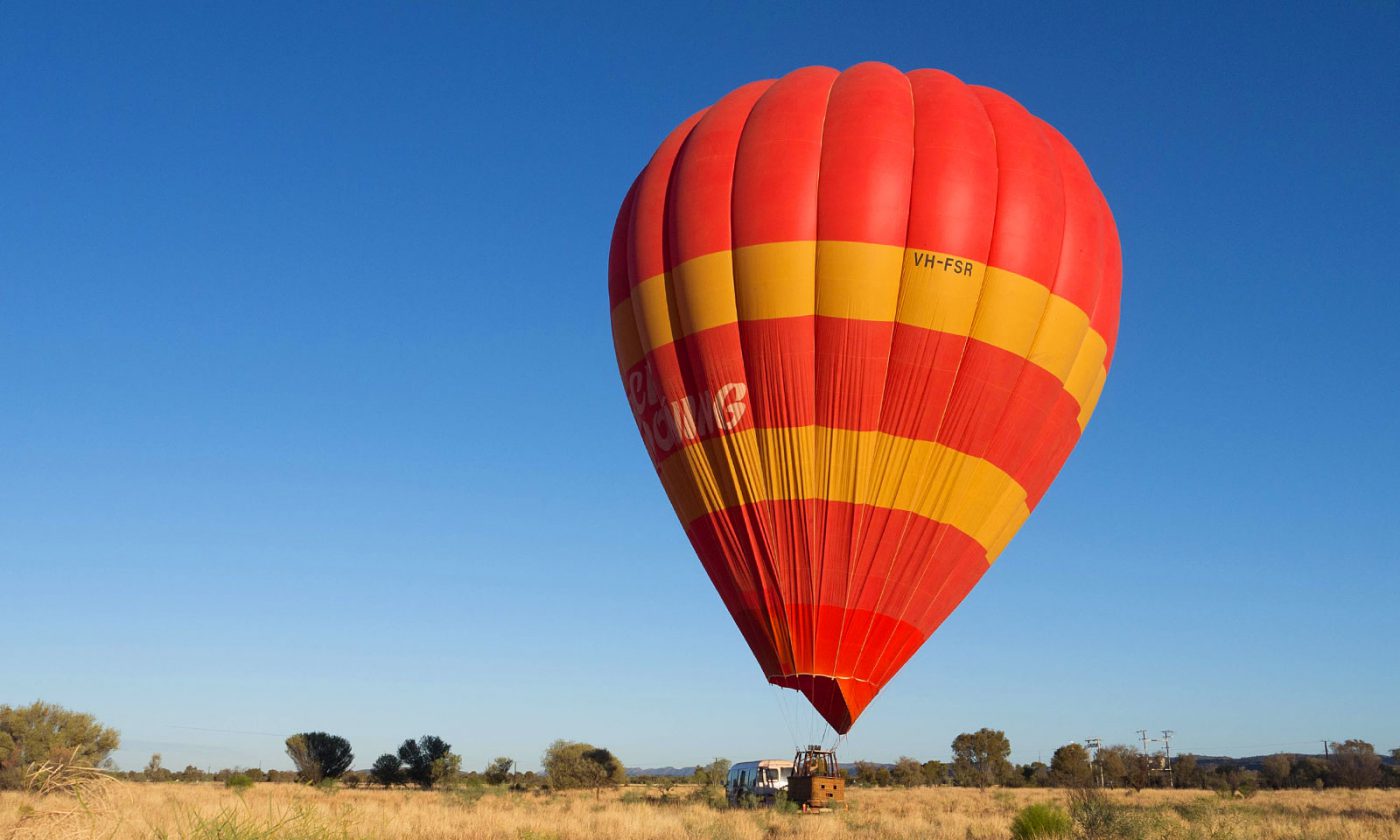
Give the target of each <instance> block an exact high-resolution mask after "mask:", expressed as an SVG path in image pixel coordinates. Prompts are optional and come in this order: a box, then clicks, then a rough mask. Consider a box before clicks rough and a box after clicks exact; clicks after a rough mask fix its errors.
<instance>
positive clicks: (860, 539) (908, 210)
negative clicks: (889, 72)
mask: <svg viewBox="0 0 1400 840" xmlns="http://www.w3.org/2000/svg"><path fill="white" fill-rule="evenodd" d="M899 75H900V78H901V79H903V80H904V84H905V86H906V87H907V88H908V89H909V122H910V124H909V133H910V138H909V139H910V144H911V146H912V148H913V151H911V153H910V155H909V190H910V194H909V199H908V200H907V202H906V207H905V215H904V248H903V254H902V257H901V259H900V263H899V271H900V278H899V290H898V292H897V293H896V295H895V317H894V318H892V319H891V321H890V339H889V342H888V343H887V344H886V345H885V369H884V373H885V377H884V383H883V387H881V389H880V407H879V410H878V411H877V412H876V417H875V428H876V429H877V430H879V429H883V428H884V427H885V425H884V424H885V406H886V397H887V392H888V390H889V387H890V359H891V358H892V356H893V354H894V336H895V332H896V331H897V330H898V329H899V318H898V316H899V301H900V300H901V299H902V298H903V296H904V265H905V261H906V260H907V258H908V254H909V219H910V216H912V215H913V213H912V211H913V201H914V197H913V190H914V167H915V160H916V157H917V154H918V134H917V133H916V126H917V125H918V119H919V114H918V108H917V105H916V103H915V102H914V87H913V83H912V82H911V81H910V80H909V75H908V74H907V73H900V74H899ZM877 440H878V441H879V442H878V443H877V445H876V448H875V453H874V454H875V459H874V461H873V463H872V467H873V469H872V472H873V473H875V474H876V475H874V476H872V477H871V480H872V481H874V482H876V486H877V487H878V486H883V483H884V477H885V473H886V472H887V471H888V466H889V460H890V452H889V450H890V449H891V446H890V444H889V438H887V437H881V438H878V439H877ZM881 456H883V457H881ZM874 498H878V495H876V496H874ZM858 521H859V520H858ZM889 521H890V517H889V516H885V518H884V520H883V522H882V523H881V525H880V536H881V537H883V536H884V531H885V528H887V527H888V525H889ZM864 524H865V526H866V527H862V528H860V529H859V530H858V533H857V535H856V537H857V538H856V540H855V541H854V544H853V546H852V554H853V557H852V559H853V560H854V559H855V558H860V557H864V556H865V547H866V541H867V538H868V536H869V534H868V531H867V528H868V523H864ZM875 544H876V545H877V546H878V545H879V541H878V540H877V541H876V543H875ZM898 558H899V554H898V552H895V553H893V554H891V555H890V560H889V564H888V568H887V569H886V570H885V574H884V575H883V576H882V579H881V581H880V594H879V595H877V596H876V604H877V605H878V604H879V602H880V601H881V599H883V597H884V593H885V590H886V588H887V587H888V585H889V578H890V575H889V572H890V571H893V569H894V566H895V563H896V561H897V560H898ZM851 566H852V568H853V567H854V564H851ZM852 576H854V575H853V574H852ZM868 580H869V578H868V577H867V578H865V580H863V581H862V583H861V587H860V593H861V595H864V594H865V583H866V582H867V581H868ZM851 602H852V599H851V584H850V583H847V585H846V605H845V608H844V610H843V612H844V613H846V614H847V615H849V611H850V607H851ZM859 602H860V599H859V598H857V599H855V603H859ZM873 624H874V622H873V616H872V621H869V622H867V623H866V626H865V634H864V637H863V638H862V639H861V640H860V647H859V648H857V650H856V658H855V664H856V665H859V664H860V661H861V659H862V657H863V656H864V654H865V647H866V645H867V644H868V643H869V641H870V631H871V628H872V626H873ZM845 635H846V633H845V626H844V624H843V626H842V630H841V638H840V639H839V640H838V641H837V643H836V660H837V661H838V662H839V661H840V658H841V645H842V644H843V643H845V641H846V638H845Z"/></svg>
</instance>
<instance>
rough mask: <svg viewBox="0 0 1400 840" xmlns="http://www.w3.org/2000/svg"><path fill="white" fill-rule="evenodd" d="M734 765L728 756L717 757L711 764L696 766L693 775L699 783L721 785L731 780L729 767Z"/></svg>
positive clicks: (702, 784) (696, 782)
mask: <svg viewBox="0 0 1400 840" xmlns="http://www.w3.org/2000/svg"><path fill="white" fill-rule="evenodd" d="M731 766H733V765H731V764H730V762H729V759H727V758H718V757H717V758H715V760H714V761H711V762H710V763H709V764H702V765H700V766H699V767H696V768H695V775H694V777H693V779H694V781H695V784H697V785H701V786H704V785H721V786H723V785H724V784H726V783H727V782H728V781H729V768H730V767H731Z"/></svg>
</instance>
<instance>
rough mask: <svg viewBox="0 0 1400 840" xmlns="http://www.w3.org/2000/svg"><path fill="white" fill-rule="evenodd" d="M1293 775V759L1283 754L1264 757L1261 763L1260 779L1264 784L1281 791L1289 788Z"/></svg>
mask: <svg viewBox="0 0 1400 840" xmlns="http://www.w3.org/2000/svg"><path fill="white" fill-rule="evenodd" d="M1291 775H1293V759H1292V758H1291V757H1290V756H1287V755H1284V754H1283V753H1274V754H1273V755H1266V756H1264V760H1263V761H1261V762H1259V778H1260V779H1261V780H1263V782H1264V784H1266V785H1268V786H1269V787H1271V788H1273V789H1274V790H1279V789H1281V788H1284V787H1287V786H1288V777H1289V776H1291Z"/></svg>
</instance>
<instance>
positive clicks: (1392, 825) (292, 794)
mask: <svg viewBox="0 0 1400 840" xmlns="http://www.w3.org/2000/svg"><path fill="white" fill-rule="evenodd" d="M691 793H693V789H691V790H687V789H685V788H677V789H675V790H673V791H672V792H671V797H670V801H661V800H660V799H659V798H658V797H659V794H658V792H657V791H655V790H652V789H649V788H644V787H641V786H629V787H627V788H624V789H622V790H617V791H608V792H605V793H603V794H602V796H601V798H597V799H595V797H594V795H593V794H592V793H570V794H558V795H554V796H549V795H543V794H510V793H505V792H496V791H483V790H482V789H476V790H475V791H474V792H472V793H465V794H463V793H439V792H424V791H416V790H411V791H410V790H392V791H384V790H345V789H342V790H338V791H334V792H324V791H319V790H312V789H307V788H303V787H298V786H294V785H271V784H261V785H257V786H256V787H254V788H252V789H251V790H249V791H247V792H245V793H243V794H242V795H239V794H236V793H234V792H232V791H229V790H227V789H225V788H224V787H222V786H219V785H214V784H136V783H125V782H123V783H113V784H110V785H107V786H105V787H103V789H101V790H98V791H94V792H91V793H90V794H89V795H88V796H87V797H86V801H85V802H84V803H79V802H75V801H74V800H73V799H71V798H67V797H47V798H37V797H33V796H30V795H26V794H21V793H14V792H9V793H0V838H4V840H20V838H26V839H28V838H44V839H45V840H58V838H64V839H65V840H67V838H111V840H135V838H153V839H156V840H158V839H159V838H177V837H178V838H192V840H254V838H257V839H258V840H361V838H363V839H364V840H370V838H374V840H379V839H380V838H384V840H407V839H408V838H415V839H417V838H421V840H447V839H448V838H499V839H500V840H544V838H555V840H585V838H586V839H587V840H592V838H610V839H611V838H616V840H630V839H631V838H707V840H708V839H709V838H713V839H714V840H730V838H732V839H733V840H772V838H812V840H838V838H876V839H877V840H879V839H880V838H931V840H981V839H982V838H985V840H1004V838H1008V837H1011V836H1012V835H1011V826H1012V820H1013V818H1014V817H1015V815H1016V813H1017V812H1018V811H1019V810H1020V809H1022V808H1023V807H1025V806H1027V805H1030V804H1032V803H1037V802H1055V803H1059V804H1061V805H1064V804H1065V803H1066V801H1067V795H1066V794H1065V793H1064V792H1062V791H1051V790H988V791H976V790H967V789H957V788H925V789H916V790H913V791H897V790H854V791H852V792H851V799H850V809H849V810H848V811H847V812H845V813H839V814H833V815H825V816H804V815H800V814H788V813H778V812H773V811H761V810H760V811H731V810H722V809H716V808H713V807H710V806H708V805H705V804H702V803H700V802H697V801H692V800H689V799H688V798H687V797H688V796H689V795H690V794H691ZM1110 796H1111V801H1112V803H1113V805H1115V806H1117V807H1116V808H1114V809H1113V810H1114V811H1115V812H1116V816H1115V817H1114V820H1115V822H1114V825H1113V827H1111V828H1105V829H1104V830H1105V831H1108V832H1109V833H1105V834H1100V835H1099V836H1100V837H1114V838H1118V837H1122V838H1183V840H1184V838H1202V839H1203V840H1204V838H1214V840H1252V839H1253V838H1260V840H1275V839H1277V840H1283V839H1284V838H1289V840H1292V839H1293V838H1307V840H1332V839H1333V838H1336V840H1342V839H1343V838H1347V839H1348V840H1351V839H1352V838H1354V840H1363V839H1364V840H1400V791H1355V792H1353V791H1322V792H1314V791H1289V792H1277V793H1274V792H1266V793H1260V794H1258V795H1256V796H1254V797H1252V798H1249V799H1245V800H1225V799H1221V798H1220V797H1217V796H1215V795H1214V794H1211V793H1206V792H1202V791H1144V792H1142V793H1139V794H1132V793H1128V792H1123V791H1115V792H1111V793H1110Z"/></svg>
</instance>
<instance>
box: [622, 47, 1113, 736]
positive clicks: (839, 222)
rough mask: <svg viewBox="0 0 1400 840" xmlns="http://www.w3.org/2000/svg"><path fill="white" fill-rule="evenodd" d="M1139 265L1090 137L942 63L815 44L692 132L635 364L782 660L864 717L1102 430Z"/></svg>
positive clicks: (795, 678)
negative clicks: (1125, 252)
mask: <svg viewBox="0 0 1400 840" xmlns="http://www.w3.org/2000/svg"><path fill="white" fill-rule="evenodd" d="M1121 280H1122V271H1121V259H1120V252H1119V245H1118V234H1117V231H1116V229H1115V227H1114V224H1113V218H1112V216H1111V215H1110V213H1109V209H1108V205H1107V204H1106V203H1105V201H1104V198H1103V196H1102V194H1100V192H1099V189H1098V187H1097V186H1096V185H1095V184H1094V181H1093V179H1092V178H1091V177H1090V175H1089V170H1088V169H1087V168H1086V167H1085V165H1084V162H1083V161H1082V160H1081V159H1080V157H1079V155H1078V153H1076V152H1075V150H1074V148H1073V147H1072V146H1071V145H1070V144H1069V142H1068V141H1066V140H1065V139H1064V137H1062V136H1060V134H1059V133H1058V132H1056V131H1055V129H1053V128H1051V127H1050V126H1049V125H1047V124H1046V123H1044V122H1042V121H1041V120H1039V119H1037V118H1036V117H1034V116H1032V115H1031V114H1029V113H1027V111H1026V110H1025V109H1024V108H1022V107H1021V106H1020V105H1019V104H1017V103H1016V102H1015V101H1014V100H1012V99H1011V98H1010V97H1008V96H1006V95H1005V94H1002V93H998V92H997V91H994V90H990V89H988V88H982V87H974V86H969V85H965V84H963V83H962V82H961V81H959V80H958V79H956V78H954V77H953V76H951V75H949V74H947V73H944V72H941V71H937V70H915V71H913V72H911V73H907V74H905V73H901V72H899V71H898V70H896V69H894V68H892V67H890V66H888V65H884V64H876V63H871V64H861V65H857V66H855V67H852V68H851V69H849V70H846V71H845V72H838V71H836V70H832V69H829V68H825V67H808V68H804V69H802V70H797V71H795V72H793V73H790V74H788V75H786V76H784V77H783V78H781V79H778V80H776V81H772V80H769V81H762V82H755V83H753V84H749V85H745V86H744V87H741V88H739V89H738V90H736V91H734V92H733V93H730V94H729V95H728V96H726V97H724V98H723V99H721V100H720V101H718V102H716V103H715V104H714V105H712V106H710V107H709V108H707V109H705V110H704V111H701V112H700V113H698V114H696V115H695V116H693V117H691V118H690V119H688V120H686V121H685V122H684V123H682V124H681V125H680V126H679V127H678V128H676V130H675V131H673V132H672V133H671V135H670V136H669V137H667V138H666V140H665V142H663V143H662V144H661V147H660V148H659V149H657V150H656V154H655V155H654V156H653V157H652V159H651V162H650V163H648V164H647V166H646V168H645V169H644V170H643V171H642V173H641V175H640V176H638V178H637V180H636V182H635V183H634V184H633V185H632V188H631V190H630V191H629V192H628V193H627V197H626V199H625V200H624V201H623V204H622V209H621V212H619V214H618V218H617V225H616V228H615V230H614V232H613V239H612V253H611V257H610V260H609V270H608V291H609V297H610V303H611V307H612V329H613V340H614V343H615V345H616V349H617V360H618V367H619V369H620V371H621V374H622V381H623V385H624V387H625V389H626V392H627V399H628V400H629V402H630V403H631V407H632V411H633V414H634V415H635V417H636V420H637V427H638V429H639V430H640V431H641V435H642V440H643V442H644V443H645V445H646V449H647V453H648V454H649V455H650V456H651V459H652V462H653V463H654V464H655V465H656V471H657V474H658V475H659V476H660V477H661V483H662V485H663V486H664V487H665V488H666V493H667V495H668V496H669V497H670V499H671V504H672V505H673V506H674V507H675V510H676V514H677V516H679V517H680V520H681V522H682V524H684V526H685V529H686V533H687V534H688V535H689V537H690V541H691V543H692V544H693V545H694V547H695V551H696V553H697V554H698V555H699V556H700V560H701V562H702V563H703V564H704V566H705V569H706V571H707V572H709V575H710V579H711V580H712V581H713V582H714V585H715V588H716V589H718V590H719V594H720V597H721V598H723V600H724V604H725V606H727V607H728V608H729V612H730V613H731V614H732V615H733V617H734V620H735V622H737V623H738V625H739V629H740V630H741V631H742V632H743V635H744V638H745V639H746V640H747V641H748V643H749V646H750V647H751V648H752V649H753V653H754V656H755V657H757V659H758V662H759V664H760V665H761V666H762V668H763V672H764V674H765V675H767V677H768V680H769V682H772V683H774V684H776V685H780V686H785V687H788V688H793V689H797V690H799V691H801V692H802V693H803V694H805V695H806V696H807V698H808V699H809V700H810V701H811V702H812V705H813V706H814V707H815V708H816V710H817V711H818V712H819V713H820V714H821V715H822V717H824V718H825V719H826V721H827V722H828V723H830V724H831V726H832V727H834V728H835V730H836V731H837V732H840V733H845V732H847V731H848V730H849V729H850V728H851V724H852V723H854V722H855V720H856V718H857V717H859V716H860V713H861V711H862V710H863V709H864V708H865V707H866V705H867V704H869V703H870V701H871V699H872V698H873V697H874V696H875V694H876V692H878V691H879V690H880V688H881V687H882V686H884V685H885V683H886V682H888V681H889V679H890V678H891V677H892V676H893V675H894V674H895V672H896V671H898V670H899V669H900V667H901V666H902V665H903V664H904V663H905V662H906V661H907V660H908V659H909V657H910V656H912V655H913V654H914V651H916V650H918V648H919V646H920V645H922V644H923V642H924V641H925V640H926V639H927V638H928V637H929V635H930V634H932V633H933V631H934V630H935V629H936V628H937V627H938V626H939V624H940V623H942V621H943V620H944V619H945V618H947V616H948V614H949V613H950V612H952V610H953V609H954V608H955V607H956V606H957V605H958V603H959V602H961V601H962V599H963V597H964V596H966V595H967V593H968V591H969V590H971V588H972V587H973V585H974V584H976V583H977V581H978V579H979V578H981V577H982V574H983V572H985V571H986V570H987V568H988V566H989V565H990V564H991V563H992V561H994V560H995V559H996V557H997V555H998V554H999V553H1000V552H1001V550H1002V549H1003V548H1004V547H1005V546H1006V544H1007V542H1008V541H1009V540H1010V539H1011V537H1012V535H1013V534H1015V533H1016V530H1017V528H1019V527H1020V525H1021V523H1022V522H1024V521H1025V519H1026V517H1027V516H1028V515H1029V514H1030V512H1031V510H1032V509H1033V508H1034V507H1035V505H1036V504H1037V503H1038V502H1039V501H1040V499H1041V497H1042V496H1043V495H1044V493H1045V491H1046V489H1047V487H1048V486H1049V485H1050V482H1051V481H1052V480H1053V479H1054V477H1055V474H1056V473H1057V472H1058V471H1059V469H1060V466H1061V465H1062V464H1063V463H1064V461H1065V458H1066V457H1067V456H1068V455H1069V453H1070V450H1071V449H1073V448H1074V445H1075V442H1076V441H1078V439H1079V436H1080V433H1081V432H1082V430H1083V428H1084V424H1085V423H1087V422H1088V420H1089V415H1090V414H1091V413H1092V412H1093V410H1094V405H1095V403H1096V402H1097V401H1098V398H1099V393H1100V391H1101V390H1102V388H1103V384H1104V377H1105V376H1106V374H1107V372H1108V367H1109V363H1110V362H1111V361H1112V358H1113V346H1114V339H1115V337H1116V334H1117V331H1118V304H1119V293H1120V288H1121Z"/></svg>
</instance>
